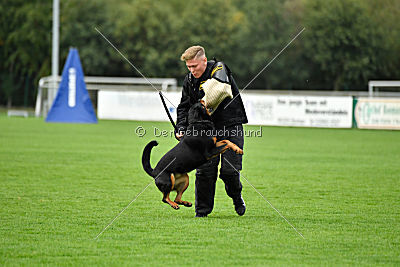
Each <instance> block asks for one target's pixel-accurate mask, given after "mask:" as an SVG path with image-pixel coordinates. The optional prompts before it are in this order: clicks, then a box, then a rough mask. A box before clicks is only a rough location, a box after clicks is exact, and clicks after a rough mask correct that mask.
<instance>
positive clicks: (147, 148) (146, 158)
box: [142, 141, 158, 177]
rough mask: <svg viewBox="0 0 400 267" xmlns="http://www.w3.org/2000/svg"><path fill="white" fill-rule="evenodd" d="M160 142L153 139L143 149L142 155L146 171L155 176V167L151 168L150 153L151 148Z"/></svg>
mask: <svg viewBox="0 0 400 267" xmlns="http://www.w3.org/2000/svg"><path fill="white" fill-rule="evenodd" d="M157 145H158V143H157V141H151V142H150V143H148V144H147V145H146V146H145V147H144V150H143V155H142V165H143V169H144V170H145V172H147V174H148V175H150V176H151V177H154V175H153V171H154V170H153V168H151V165H150V153H151V149H152V148H153V147H154V146H157Z"/></svg>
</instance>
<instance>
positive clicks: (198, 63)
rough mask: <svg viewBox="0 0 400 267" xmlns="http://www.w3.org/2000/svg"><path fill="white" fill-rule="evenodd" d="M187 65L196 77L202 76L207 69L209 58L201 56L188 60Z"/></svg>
mask: <svg viewBox="0 0 400 267" xmlns="http://www.w3.org/2000/svg"><path fill="white" fill-rule="evenodd" d="M186 66H187V68H188V70H189V71H190V72H191V73H192V74H193V76H194V77H195V78H200V77H201V75H203V73H204V71H205V70H206V67H207V58H206V57H201V58H193V59H189V60H186Z"/></svg>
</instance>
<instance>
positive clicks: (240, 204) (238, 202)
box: [233, 195, 246, 216]
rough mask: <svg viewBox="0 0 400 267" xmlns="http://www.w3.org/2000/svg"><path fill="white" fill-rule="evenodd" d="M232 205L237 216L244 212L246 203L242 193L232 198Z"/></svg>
mask: <svg viewBox="0 0 400 267" xmlns="http://www.w3.org/2000/svg"><path fill="white" fill-rule="evenodd" d="M233 205H235V211H236V213H237V214H238V215H239V216H243V215H244V213H245V212H246V204H245V203H244V200H243V198H242V195H240V196H239V197H238V198H234V199H233Z"/></svg>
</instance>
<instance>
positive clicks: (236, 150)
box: [232, 146, 243, 155]
mask: <svg viewBox="0 0 400 267" xmlns="http://www.w3.org/2000/svg"><path fill="white" fill-rule="evenodd" d="M232 150H233V151H235V152H236V154H241V155H243V150H242V149H240V148H239V147H238V146H235V147H233V149H232Z"/></svg>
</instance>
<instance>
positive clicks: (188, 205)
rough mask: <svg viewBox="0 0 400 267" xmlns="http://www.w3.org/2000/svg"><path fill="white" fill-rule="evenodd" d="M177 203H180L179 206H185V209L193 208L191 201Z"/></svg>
mask: <svg viewBox="0 0 400 267" xmlns="http://www.w3.org/2000/svg"><path fill="white" fill-rule="evenodd" d="M175 202H176V203H178V204H179V205H183V206H185V207H191V206H192V203H190V202H189V201H184V200H181V201H176V200H175Z"/></svg>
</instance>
